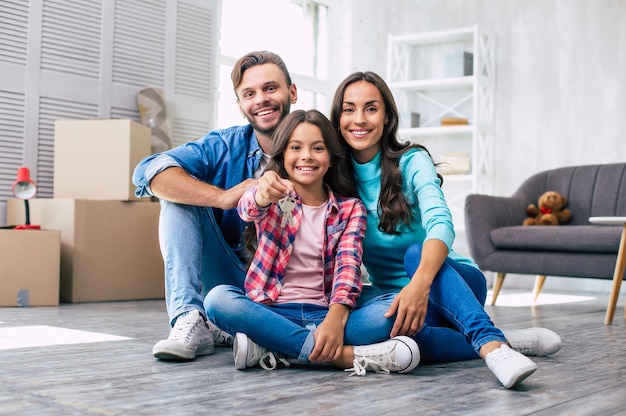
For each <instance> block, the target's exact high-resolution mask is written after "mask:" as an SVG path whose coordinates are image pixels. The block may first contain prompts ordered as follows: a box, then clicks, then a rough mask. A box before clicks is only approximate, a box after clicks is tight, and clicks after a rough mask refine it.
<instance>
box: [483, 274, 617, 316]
mask: <svg viewBox="0 0 626 416" xmlns="http://www.w3.org/2000/svg"><path fill="white" fill-rule="evenodd" d="M505 276H506V273H498V274H497V275H496V280H495V282H493V294H492V295H491V304H492V305H495V304H496V298H497V297H498V294H499V293H500V289H502V283H504V277H505ZM625 313H626V312H625Z"/></svg>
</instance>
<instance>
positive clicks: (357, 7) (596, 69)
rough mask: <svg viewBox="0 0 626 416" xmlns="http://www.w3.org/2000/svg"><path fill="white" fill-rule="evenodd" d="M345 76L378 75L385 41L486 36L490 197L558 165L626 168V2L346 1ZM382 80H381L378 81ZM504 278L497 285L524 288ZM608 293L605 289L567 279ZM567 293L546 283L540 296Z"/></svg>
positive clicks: (560, 283) (556, 281) (527, 280)
mask: <svg viewBox="0 0 626 416" xmlns="http://www.w3.org/2000/svg"><path fill="white" fill-rule="evenodd" d="M353 3H354V7H353V13H354V15H353V17H352V19H351V22H352V25H353V31H352V36H351V49H350V52H346V53H348V54H350V55H351V56H352V61H351V62H352V68H354V69H359V70H364V69H371V70H374V71H376V72H378V73H380V74H385V72H384V71H385V56H386V55H385V54H386V44H385V43H384V42H385V39H386V35H387V33H392V34H407V33H414V32H423V31H430V30H441V29H450V28H454V27H466V26H471V25H473V24H478V25H479V28H480V29H481V30H484V31H488V32H490V33H492V34H493V35H495V42H496V45H495V46H496V48H495V51H496V53H495V55H496V89H495V97H496V98H495V118H496V124H495V132H494V133H495V134H494V137H495V148H494V160H495V166H494V172H495V178H494V194H496V195H502V196H509V195H511V194H512V193H513V192H514V191H515V190H516V189H517V187H518V186H519V185H520V184H521V183H522V182H523V181H524V180H525V179H526V178H528V177H529V176H530V175H532V174H534V173H537V172H539V171H542V170H545V169H551V168H555V167H561V166H569V165H581V164H594V163H611V162H624V161H626V137H625V136H626V117H624V116H623V114H624V109H626V69H625V68H626V1H622V0H604V1H592V0H567V1H565V0H518V1H502V0H464V1H460V0H392V1H389V2H376V1H369V0H366V1H364V2H361V1H353ZM385 76H386V74H385ZM533 280H534V279H533V278H532V277H529V276H523V277H521V276H513V275H511V276H509V277H508V278H507V282H506V284H505V288H506V287H512V286H515V285H519V286H520V287H524V288H526V287H528V288H530V287H532V282H533ZM575 283H576V284H575V286H576V287H580V288H581V289H584V290H599V291H607V292H608V291H609V290H610V283H609V282H608V281H595V280H590V279H585V280H584V281H581V280H580V279H576V280H575ZM566 285H567V286H569V287H570V288H571V287H572V281H570V279H563V278H552V279H548V280H547V282H546V285H545V286H544V287H545V290H550V289H551V288H560V287H566Z"/></svg>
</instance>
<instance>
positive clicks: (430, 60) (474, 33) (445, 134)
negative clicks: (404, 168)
mask: <svg viewBox="0 0 626 416" xmlns="http://www.w3.org/2000/svg"><path fill="white" fill-rule="evenodd" d="M388 46H389V50H388V54H387V72H388V74H389V75H388V77H389V79H390V80H393V81H392V82H390V83H389V87H390V88H391V90H392V91H393V93H394V95H396V97H397V103H398V111H399V112H400V114H402V115H403V116H405V117H406V116H407V115H410V113H420V118H421V121H422V126H424V127H415V128H403V129H398V137H399V140H400V141H410V142H412V143H419V144H423V145H424V146H426V148H427V149H428V150H429V151H431V152H434V157H435V162H440V161H441V160H437V159H442V156H441V155H443V154H444V153H446V152H455V151H463V152H467V153H469V154H470V155H471V164H470V167H471V170H470V171H469V172H467V173H466V174H451V173H448V174H443V173H442V175H443V178H444V179H443V191H444V196H445V198H446V201H447V203H448V206H449V208H450V211H451V212H452V217H453V221H454V227H455V230H456V231H458V232H462V231H464V227H463V223H464V212H465V199H466V197H467V195H469V194H470V193H477V192H481V193H490V192H491V180H492V178H493V174H492V167H493V162H492V160H491V147H492V143H493V132H492V131H491V126H492V125H493V107H494V106H493V79H494V73H493V69H494V56H493V48H494V43H493V38H492V37H491V36H487V35H486V34H483V33H480V32H479V31H478V26H476V25H474V26H471V27H462V28H457V29H450V30H440V31H434V32H425V33H415V34H406V35H392V36H389V44H388ZM461 51H463V52H471V53H472V55H473V74H474V75H469V76H458V77H441V75H442V74H444V73H446V71H445V69H446V66H445V64H446V63H447V62H446V59H445V58H446V53H452V52H461ZM462 64H463V65H464V64H465V62H464V61H463V62H462ZM454 69H456V70H457V71H456V72H453V73H455V74H459V75H461V74H463V73H467V72H465V67H463V68H460V69H459V68H454ZM418 74H421V75H422V77H418V76H416V75H418ZM442 117H462V118H467V119H468V120H471V123H472V124H466V125H453V126H441V125H439V119H441V118H442ZM403 121H404V120H403ZM404 125H409V124H404ZM437 171H438V172H439V173H441V171H444V172H445V171H448V172H450V169H449V168H448V167H447V166H443V165H442V166H441V167H440V168H438V169H437ZM459 171H460V172H465V170H459Z"/></svg>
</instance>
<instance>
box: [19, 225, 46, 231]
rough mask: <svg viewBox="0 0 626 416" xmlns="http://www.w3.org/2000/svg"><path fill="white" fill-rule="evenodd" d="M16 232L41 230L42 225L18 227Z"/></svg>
mask: <svg viewBox="0 0 626 416" xmlns="http://www.w3.org/2000/svg"><path fill="white" fill-rule="evenodd" d="M13 229H14V230H41V225H31V224H22V225H16V226H15V227H14V228H13Z"/></svg>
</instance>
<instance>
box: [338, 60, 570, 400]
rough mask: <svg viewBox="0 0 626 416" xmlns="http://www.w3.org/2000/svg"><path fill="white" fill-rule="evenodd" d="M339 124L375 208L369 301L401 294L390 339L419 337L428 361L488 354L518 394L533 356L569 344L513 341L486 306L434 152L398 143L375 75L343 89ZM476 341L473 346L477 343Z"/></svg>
mask: <svg viewBox="0 0 626 416" xmlns="http://www.w3.org/2000/svg"><path fill="white" fill-rule="evenodd" d="M331 122H332V123H333V127H334V128H335V129H336V130H337V131H338V132H339V133H340V134H341V136H342V137H343V139H344V140H345V141H346V143H347V144H348V146H349V153H350V158H351V160H352V163H351V164H349V165H350V166H351V167H352V169H353V174H354V177H355V179H356V181H357V189H358V191H359V196H360V197H361V199H362V200H363V202H364V203H365V205H366V208H367V211H368V219H367V231H366V234H365V237H364V240H363V249H364V253H363V263H364V265H365V267H366V269H367V271H368V273H369V279H370V281H371V283H372V286H370V287H365V288H364V290H363V295H362V297H361V299H360V301H359V302H367V301H368V300H370V299H373V298H375V297H376V296H377V295H381V294H383V293H389V292H392V293H396V296H395V297H393V300H392V301H388V302H389V304H390V306H389V309H388V310H387V313H386V314H385V317H388V318H392V319H395V321H394V324H393V329H392V331H391V334H390V336H392V337H393V336H397V335H408V336H411V337H413V338H414V339H415V340H416V341H417V343H418V345H419V347H420V351H421V361H422V362H444V361H456V360H465V359H471V358H477V357H479V356H480V357H481V358H483V359H484V360H485V362H486V364H487V366H488V367H489V369H490V370H491V371H492V372H494V374H495V375H496V376H497V378H498V379H499V381H500V382H501V383H502V384H503V385H504V386H505V387H507V388H511V387H513V386H515V385H516V384H518V383H519V382H521V381H522V380H524V379H525V378H526V377H528V376H529V375H530V374H532V373H533V372H534V371H535V370H536V368H537V366H536V365H535V364H534V363H533V362H532V361H531V360H530V359H528V358H527V357H525V356H524V355H522V354H520V353H519V352H518V351H515V350H514V349H511V348H510V347H509V345H508V344H507V338H509V340H508V341H509V343H510V344H511V345H512V346H513V347H516V343H518V344H520V345H518V347H519V349H521V347H522V345H521V344H526V345H525V346H526V347H528V345H530V347H531V348H530V351H528V352H529V353H530V354H529V355H533V354H535V355H547V354H550V353H553V352H556V351H557V350H558V349H559V348H560V345H561V341H560V338H559V337H558V335H556V334H554V333H553V332H552V331H548V330H545V329H543V328H532V329H530V330H526V331H511V332H510V333H509V334H507V336H506V337H505V335H504V334H503V332H502V331H501V330H500V329H498V328H496V327H495V326H494V325H493V322H492V321H491V319H490V318H489V316H488V315H487V313H486V312H485V310H484V308H483V305H484V302H485V299H486V294H487V287H486V280H485V277H484V275H483V274H482V272H481V271H480V270H479V269H478V267H477V266H476V264H474V262H473V261H472V260H471V259H469V258H466V257H463V256H461V255H459V254H458V253H456V252H454V251H453V250H452V243H453V240H454V228H453V225H452V218H451V214H450V211H449V209H448V206H447V204H446V202H445V199H444V196H443V192H442V190H441V183H442V177H441V176H440V175H438V174H437V172H436V170H435V165H434V163H433V161H432V158H431V156H430V154H429V153H428V151H427V150H426V149H425V148H424V147H423V146H419V145H410V144H407V143H404V144H402V143H400V142H398V140H397V128H398V111H397V107H396V104H395V101H394V99H393V95H392V93H391V91H390V90H389V87H388V86H387V84H386V83H385V82H384V80H383V79H382V78H381V77H380V76H378V75H377V74H375V73H372V72H357V73H354V74H352V75H350V76H348V77H347V78H346V79H345V80H344V81H343V82H342V83H341V84H340V85H339V87H338V88H337V91H336V93H335V97H334V99H333V104H332V109H331ZM468 341H469V343H468Z"/></svg>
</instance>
